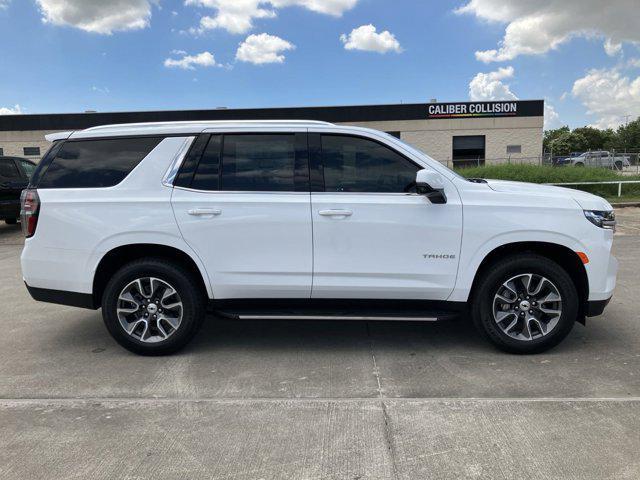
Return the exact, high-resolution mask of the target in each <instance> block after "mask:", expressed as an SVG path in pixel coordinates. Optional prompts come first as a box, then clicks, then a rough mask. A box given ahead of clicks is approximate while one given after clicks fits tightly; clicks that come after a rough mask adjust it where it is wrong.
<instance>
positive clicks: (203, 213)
mask: <svg viewBox="0 0 640 480" xmlns="http://www.w3.org/2000/svg"><path fill="white" fill-rule="evenodd" d="M187 213H188V214H189V215H194V216H196V217H214V216H217V215H220V214H222V210H220V209H217V208H192V209H191V210H187Z"/></svg>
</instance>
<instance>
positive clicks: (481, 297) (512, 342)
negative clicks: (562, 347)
mask: <svg viewBox="0 0 640 480" xmlns="http://www.w3.org/2000/svg"><path fill="white" fill-rule="evenodd" d="M526 273H533V274H535V275H541V276H543V277H545V278H547V279H549V280H550V281H551V282H553V284H554V285H555V287H556V288H557V290H558V292H559V293H560V296H561V298H562V313H561V315H560V319H559V320H558V323H557V324H556V325H555V327H553V329H552V330H551V331H549V332H548V333H547V334H546V335H544V336H540V337H538V338H533V339H531V340H519V339H515V338H512V337H511V336H509V335H507V334H506V333H505V332H504V331H503V330H502V328H500V326H499V325H498V324H497V322H496V321H495V319H494V316H493V302H494V297H495V295H496V294H497V293H498V289H499V288H500V287H501V286H502V284H503V283H504V282H506V281H507V280H509V279H511V278H513V277H515V276H517V275H521V274H526ZM578 302H579V300H578V292H577V290H576V287H575V285H574V283H573V281H572V280H571V277H570V276H569V274H568V273H567V272H566V271H565V270H564V269H563V268H562V267H561V266H560V265H558V264H557V263H555V262H554V261H552V260H550V259H548V258H546V257H543V256H541V255H537V254H533V253H525V254H521V255H512V256H508V257H506V258H503V259H501V260H499V261H497V262H496V263H495V264H493V265H491V267H490V268H488V269H486V270H484V273H483V274H482V277H481V278H479V282H478V284H477V286H476V288H475V289H474V292H473V296H472V299H471V317H472V319H473V322H474V324H475V326H476V328H477V329H478V330H479V331H480V332H481V333H482V334H483V335H484V337H486V338H487V340H489V341H490V342H491V343H492V344H493V345H495V346H496V347H498V348H499V349H500V350H503V351H505V352H509V353H516V354H532V353H541V352H544V351H546V350H549V349H550V348H553V347H555V346H556V345H557V344H558V343H560V342H561V341H562V340H563V339H564V338H565V337H566V336H567V335H568V334H569V332H570V331H571V329H572V328H573V325H574V323H575V322H576V319H577V315H578V311H579V308H578V305H579V303H578ZM512 318H513V317H512Z"/></svg>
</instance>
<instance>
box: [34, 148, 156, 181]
mask: <svg viewBox="0 0 640 480" xmlns="http://www.w3.org/2000/svg"><path fill="white" fill-rule="evenodd" d="M160 141H162V138H161V137H138V138H110V139H104V140H102V139H101V140H73V141H67V142H65V143H64V144H63V145H62V147H61V148H60V149H59V150H58V152H57V154H56V156H55V158H54V159H53V160H52V161H51V164H50V165H49V167H48V168H47V169H46V171H45V172H43V174H42V179H41V180H40V181H39V184H38V187H40V188H99V187H112V186H114V185H117V184H118V183H120V182H121V181H122V180H123V179H124V178H125V177H126V176H127V175H128V174H129V173H130V172H131V170H133V169H134V168H135V167H136V166H137V165H138V164H139V163H140V162H141V161H142V159H144V157H146V156H147V155H148V154H149V152H151V150H153V149H154V148H155V147H156V146H157V145H158V144H159V143H160Z"/></svg>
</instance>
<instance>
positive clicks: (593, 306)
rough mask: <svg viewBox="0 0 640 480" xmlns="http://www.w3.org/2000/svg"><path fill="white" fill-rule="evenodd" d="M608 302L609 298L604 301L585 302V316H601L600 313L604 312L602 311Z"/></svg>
mask: <svg viewBox="0 0 640 480" xmlns="http://www.w3.org/2000/svg"><path fill="white" fill-rule="evenodd" d="M610 301H611V297H609V298H607V299H606V300H591V301H589V302H587V308H586V312H585V316H587V317H597V316H598V315H602V312H604V309H605V308H606V306H607V305H609V302H610Z"/></svg>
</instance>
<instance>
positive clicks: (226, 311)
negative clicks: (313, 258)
mask: <svg viewBox="0 0 640 480" xmlns="http://www.w3.org/2000/svg"><path fill="white" fill-rule="evenodd" d="M465 306H466V305H465V304H464V303H456V302H430V301H415V300H344V299H309V300H304V299H302V300H301V299H291V300H281V299H278V300H216V301H213V302H212V303H211V312H212V313H214V314H215V315H218V316H220V317H224V318H229V319H235V320H318V321H324V320H360V321H383V322H394V321H401V322H437V321H440V320H449V319H451V318H454V317H457V316H458V315H459V314H460V312H462V311H464V308H465Z"/></svg>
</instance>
